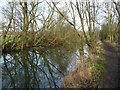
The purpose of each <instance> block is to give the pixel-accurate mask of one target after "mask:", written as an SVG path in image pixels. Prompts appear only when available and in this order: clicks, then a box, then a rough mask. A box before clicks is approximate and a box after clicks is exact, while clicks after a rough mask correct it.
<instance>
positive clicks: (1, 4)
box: [0, 0, 118, 23]
mask: <svg viewBox="0 0 120 90" xmlns="http://www.w3.org/2000/svg"><path fill="white" fill-rule="evenodd" d="M7 1H10V2H11V1H14V0H0V22H2V21H3V18H2V14H1V8H2V7H6V3H7ZM15 1H18V0H15ZM23 1H25V0H23ZM29 1H35V0H29ZM40 1H43V0H40ZM48 1H49V0H48ZM50 1H51V0H50ZM52 1H60V2H61V4H60V6H61V5H63V4H62V1H61V0H52ZM63 1H64V2H65V1H66V2H68V1H76V0H63ZM78 1H82V2H85V0H78ZM92 1H94V0H92ZM110 1H111V0H98V2H110ZM115 1H118V0H115ZM101 15H102V14H101ZM77 18H78V17H77ZM99 18H101V17H99ZM99 22H100V23H101V22H103V20H102V19H100V21H99ZM77 23H80V22H79V20H77Z"/></svg>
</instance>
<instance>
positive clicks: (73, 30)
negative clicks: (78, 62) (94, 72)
mask: <svg viewBox="0 0 120 90" xmlns="http://www.w3.org/2000/svg"><path fill="white" fill-rule="evenodd" d="M60 4H61V3H60V2H59V3H57V2H47V1H41V2H8V6H7V7H4V8H3V10H2V11H3V16H4V21H3V22H2V30H3V40H2V48H3V51H8V50H22V49H25V48H31V47H47V46H48V47H49V46H55V45H61V44H65V43H66V45H68V44H70V45H71V44H72V43H76V44H77V45H79V46H80V47H79V49H80V53H81V55H83V52H84V50H83V48H84V45H85V44H87V46H88V48H89V53H92V54H95V53H96V49H95V48H94V47H96V46H98V45H97V43H96V42H98V41H99V38H101V39H102V40H104V39H109V40H110V41H116V42H117V38H118V35H117V32H118V30H117V23H118V18H117V17H119V12H118V8H117V6H118V5H119V4H118V3H116V2H114V1H112V2H111V3H107V4H106V3H99V2H98V1H95V2H91V1H88V2H80V1H77V0H76V2H64V3H63V2H62V4H63V7H62V6H61V7H58V6H59V5H60ZM110 4H112V5H111V7H110ZM46 6H47V8H45V7H46ZM41 8H43V9H41ZM44 9H46V12H47V13H45V12H44V11H45V10H44ZM101 12H102V13H103V15H102V17H103V19H104V17H105V20H104V21H105V23H104V24H103V25H102V26H101V27H102V28H101V30H100V29H99V28H98V22H99V20H100V19H99V17H101V16H100V13H101ZM100 24H101V23H100ZM99 31H100V32H99ZM9 32H12V34H8V33H9ZM99 33H100V35H99Z"/></svg>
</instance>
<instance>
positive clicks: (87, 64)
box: [62, 42, 105, 88]
mask: <svg viewBox="0 0 120 90" xmlns="http://www.w3.org/2000/svg"><path fill="white" fill-rule="evenodd" d="M96 49H97V55H93V56H92V57H93V58H92V59H93V60H90V59H91V58H88V59H87V60H80V64H79V65H78V66H77V68H76V70H75V71H74V72H72V73H71V74H69V75H67V76H66V77H65V78H64V81H63V85H62V87H63V88H91V87H92V88H101V87H103V73H104V66H105V63H104V50H103V46H102V43H101V42H100V43H99V45H98V46H97V47H96Z"/></svg>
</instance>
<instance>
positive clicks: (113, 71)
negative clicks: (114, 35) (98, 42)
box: [103, 42, 120, 88]
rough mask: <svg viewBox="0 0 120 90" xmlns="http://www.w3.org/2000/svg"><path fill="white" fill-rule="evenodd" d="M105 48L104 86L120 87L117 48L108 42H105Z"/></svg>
mask: <svg viewBox="0 0 120 90" xmlns="http://www.w3.org/2000/svg"><path fill="white" fill-rule="evenodd" d="M103 45H104V49H105V59H106V60H105V64H106V66H105V73H104V83H103V85H104V88H117V87H120V85H119V84H118V82H119V75H118V66H119V63H118V60H119V58H118V55H117V52H116V51H115V49H114V48H113V47H112V46H111V45H110V44H109V43H108V42H103Z"/></svg>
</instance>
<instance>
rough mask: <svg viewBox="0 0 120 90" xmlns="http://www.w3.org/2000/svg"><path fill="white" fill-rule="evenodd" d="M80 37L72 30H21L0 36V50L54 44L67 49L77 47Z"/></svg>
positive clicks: (51, 46) (50, 45) (45, 46)
mask: <svg viewBox="0 0 120 90" xmlns="http://www.w3.org/2000/svg"><path fill="white" fill-rule="evenodd" d="M80 44H81V39H80V37H79V36H78V33H77V32H75V31H73V30H66V31H64V32H60V31H53V32H52V31H43V32H40V31H39V32H34V33H32V32H27V33H25V32H21V33H19V34H14V35H10V36H6V37H5V38H2V51H3V52H10V51H20V50H25V49H30V48H34V49H36V48H41V49H43V48H53V47H56V46H65V47H68V48H69V49H70V48H72V47H73V46H74V47H78V46H80Z"/></svg>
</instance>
